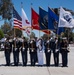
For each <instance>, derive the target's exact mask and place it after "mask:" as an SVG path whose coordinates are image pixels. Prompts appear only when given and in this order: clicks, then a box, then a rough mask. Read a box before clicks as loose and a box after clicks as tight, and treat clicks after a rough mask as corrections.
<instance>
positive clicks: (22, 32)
mask: <svg viewBox="0 0 74 75" xmlns="http://www.w3.org/2000/svg"><path fill="white" fill-rule="evenodd" d="M22 8H23V2H21V9H22ZM22 37H23V27H22Z"/></svg>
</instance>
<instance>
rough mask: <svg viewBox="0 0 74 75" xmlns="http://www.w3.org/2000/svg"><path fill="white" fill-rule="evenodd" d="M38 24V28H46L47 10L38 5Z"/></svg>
mask: <svg viewBox="0 0 74 75" xmlns="http://www.w3.org/2000/svg"><path fill="white" fill-rule="evenodd" d="M39 25H40V30H46V29H48V12H46V11H45V10H43V9H42V8H40V7H39Z"/></svg>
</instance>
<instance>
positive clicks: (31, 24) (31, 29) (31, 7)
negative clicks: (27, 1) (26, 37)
mask: <svg viewBox="0 0 74 75" xmlns="http://www.w3.org/2000/svg"><path fill="white" fill-rule="evenodd" d="M32 5H33V3H31V33H32V24H33V21H32ZM30 39H31V37H30Z"/></svg>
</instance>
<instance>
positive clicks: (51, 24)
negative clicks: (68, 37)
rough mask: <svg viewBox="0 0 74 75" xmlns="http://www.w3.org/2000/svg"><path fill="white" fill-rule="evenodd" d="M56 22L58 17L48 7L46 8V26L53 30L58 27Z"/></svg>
mask: <svg viewBox="0 0 74 75" xmlns="http://www.w3.org/2000/svg"><path fill="white" fill-rule="evenodd" d="M58 22H59V17H58V16H57V15H56V14H55V13H54V12H53V11H52V10H51V9H50V8H48V28H49V29H50V30H55V29H56V28H57V27H58V26H57V23H58Z"/></svg>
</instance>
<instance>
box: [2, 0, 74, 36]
mask: <svg viewBox="0 0 74 75" xmlns="http://www.w3.org/2000/svg"><path fill="white" fill-rule="evenodd" d="M12 2H13V5H14V7H15V9H16V10H17V12H18V13H19V15H20V16H21V15H22V14H21V2H22V3H23V9H24V11H25V13H26V15H27V17H28V19H29V21H30V22H31V7H32V8H33V9H34V10H35V11H36V12H37V13H38V14H39V7H42V8H43V9H44V10H46V11H48V7H50V8H59V7H60V6H62V7H65V8H68V9H71V10H73V11H74V0H12ZM31 4H32V5H31ZM2 23H3V21H2ZM36 36H37V35H36Z"/></svg>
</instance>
